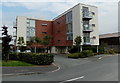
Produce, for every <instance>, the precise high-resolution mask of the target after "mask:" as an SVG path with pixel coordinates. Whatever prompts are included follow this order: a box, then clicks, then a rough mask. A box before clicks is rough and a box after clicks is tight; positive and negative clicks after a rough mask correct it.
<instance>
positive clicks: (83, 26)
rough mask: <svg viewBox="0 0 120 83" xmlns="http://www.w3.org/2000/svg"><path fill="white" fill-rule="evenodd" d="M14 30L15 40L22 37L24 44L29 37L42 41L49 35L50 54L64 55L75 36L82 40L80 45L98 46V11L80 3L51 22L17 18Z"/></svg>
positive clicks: (72, 43) (93, 7)
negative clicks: (50, 38) (15, 31)
mask: <svg viewBox="0 0 120 83" xmlns="http://www.w3.org/2000/svg"><path fill="white" fill-rule="evenodd" d="M16 29H17V40H18V38H19V37H24V40H25V43H26V41H29V39H30V37H34V36H38V37H40V39H42V38H43V37H44V35H51V36H52V42H51V44H50V47H51V52H52V53H66V52H67V49H68V47H69V46H73V45H75V42H74V39H75V38H76V37H77V36H81V38H82V43H81V45H90V46H98V45H99V34H98V9H97V7H96V6H91V5H86V4H81V3H79V4H77V5H75V6H74V7H72V8H70V9H69V10H67V11H65V12H64V13H62V14H60V15H59V16H57V17H56V18H54V19H52V20H51V21H49V20H41V19H38V18H29V17H23V16H18V17H17V21H16ZM16 45H17V42H16Z"/></svg>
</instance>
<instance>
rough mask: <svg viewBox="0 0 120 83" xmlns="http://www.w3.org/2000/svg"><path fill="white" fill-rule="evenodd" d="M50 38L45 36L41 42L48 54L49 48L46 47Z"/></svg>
mask: <svg viewBox="0 0 120 83" xmlns="http://www.w3.org/2000/svg"><path fill="white" fill-rule="evenodd" d="M51 38H52V37H51V36H49V35H45V36H44V38H43V40H42V42H41V44H42V45H44V46H46V47H47V52H48V47H49V46H48V45H49V44H50V41H51Z"/></svg>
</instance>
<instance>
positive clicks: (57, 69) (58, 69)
mask: <svg viewBox="0 0 120 83" xmlns="http://www.w3.org/2000/svg"><path fill="white" fill-rule="evenodd" d="M53 65H55V66H56V67H58V69H56V70H53V71H50V72H56V71H58V70H60V66H58V65H56V64H54V63H53Z"/></svg>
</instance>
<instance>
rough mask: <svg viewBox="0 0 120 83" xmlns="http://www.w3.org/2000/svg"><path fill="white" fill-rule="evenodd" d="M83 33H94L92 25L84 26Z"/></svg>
mask: <svg viewBox="0 0 120 83" xmlns="http://www.w3.org/2000/svg"><path fill="white" fill-rule="evenodd" d="M83 31H90V32H91V31H93V27H92V25H90V24H89V25H83Z"/></svg>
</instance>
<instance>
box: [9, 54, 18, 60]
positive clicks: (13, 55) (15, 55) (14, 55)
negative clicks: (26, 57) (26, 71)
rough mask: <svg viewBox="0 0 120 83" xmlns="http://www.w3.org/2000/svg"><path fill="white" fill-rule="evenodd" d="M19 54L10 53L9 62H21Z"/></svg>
mask: <svg viewBox="0 0 120 83" xmlns="http://www.w3.org/2000/svg"><path fill="white" fill-rule="evenodd" d="M18 54H19V53H10V54H9V60H19V55H18Z"/></svg>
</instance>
